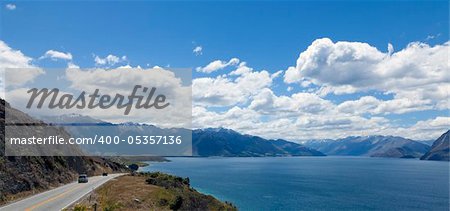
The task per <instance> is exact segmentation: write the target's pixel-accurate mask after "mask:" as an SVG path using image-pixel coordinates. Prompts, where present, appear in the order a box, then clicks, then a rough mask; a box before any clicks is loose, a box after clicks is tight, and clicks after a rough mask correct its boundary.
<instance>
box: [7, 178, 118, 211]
mask: <svg viewBox="0 0 450 211" xmlns="http://www.w3.org/2000/svg"><path fill="white" fill-rule="evenodd" d="M121 175H123V174H109V175H108V176H95V177H89V182H88V183H78V182H73V183H70V184H67V185H63V186H61V187H58V188H55V189H52V190H48V191H46V192H42V193H39V194H37V195H34V196H31V197H29V198H25V199H23V200H20V201H17V202H14V203H12V204H9V205H6V206H4V207H0V211H9V210H11V211H19V210H25V211H31V210H33V211H39V210H45V211H53V210H61V209H64V208H66V207H67V206H69V205H71V204H73V203H75V202H76V201H77V200H79V199H80V198H82V197H83V196H85V195H87V194H88V193H89V192H91V191H92V190H94V189H95V188H97V187H99V186H101V185H102V184H104V183H105V182H107V181H108V180H111V179H113V178H115V177H118V176H121Z"/></svg>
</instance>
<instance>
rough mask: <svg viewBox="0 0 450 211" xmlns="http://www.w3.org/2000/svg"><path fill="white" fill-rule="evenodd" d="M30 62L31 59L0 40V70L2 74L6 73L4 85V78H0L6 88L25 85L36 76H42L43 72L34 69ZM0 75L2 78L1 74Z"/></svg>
mask: <svg viewBox="0 0 450 211" xmlns="http://www.w3.org/2000/svg"><path fill="white" fill-rule="evenodd" d="M32 61H33V59H32V58H30V57H28V56H26V55H24V54H23V53H22V52H21V51H19V50H14V49H12V48H11V47H9V46H8V45H7V44H6V43H5V42H3V41H1V40H0V70H1V71H2V72H3V71H7V72H5V75H6V76H7V78H8V81H7V83H6V84H5V83H4V78H1V82H2V84H3V85H6V86H7V87H8V86H17V85H21V84H25V83H27V82H29V81H32V80H34V79H35V78H36V77H37V76H39V75H42V74H44V73H45V72H44V71H43V70H42V69H40V68H37V67H35V66H34V65H33V64H32ZM8 68H12V69H8ZM0 75H2V76H3V74H0Z"/></svg>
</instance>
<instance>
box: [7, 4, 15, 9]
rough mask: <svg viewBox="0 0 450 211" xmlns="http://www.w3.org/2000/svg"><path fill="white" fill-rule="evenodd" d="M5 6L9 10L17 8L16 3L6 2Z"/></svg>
mask: <svg viewBox="0 0 450 211" xmlns="http://www.w3.org/2000/svg"><path fill="white" fill-rule="evenodd" d="M5 8H6V9H8V10H15V9H16V5H15V4H6V5H5Z"/></svg>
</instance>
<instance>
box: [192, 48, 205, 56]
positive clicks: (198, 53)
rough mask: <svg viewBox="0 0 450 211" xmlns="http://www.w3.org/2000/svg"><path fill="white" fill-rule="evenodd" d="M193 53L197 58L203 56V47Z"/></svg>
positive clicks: (195, 49)
mask: <svg viewBox="0 0 450 211" xmlns="http://www.w3.org/2000/svg"><path fill="white" fill-rule="evenodd" d="M192 53H194V55H196V56H200V55H202V54H203V48H202V46H197V47H195V48H194V50H192Z"/></svg>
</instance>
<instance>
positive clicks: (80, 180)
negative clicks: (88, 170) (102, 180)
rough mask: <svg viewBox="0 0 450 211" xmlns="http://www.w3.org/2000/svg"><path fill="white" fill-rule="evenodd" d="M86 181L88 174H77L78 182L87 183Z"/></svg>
mask: <svg viewBox="0 0 450 211" xmlns="http://www.w3.org/2000/svg"><path fill="white" fill-rule="evenodd" d="M88 181H89V180H88V176H87V175H86V174H80V176H78V183H87V182H88Z"/></svg>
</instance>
